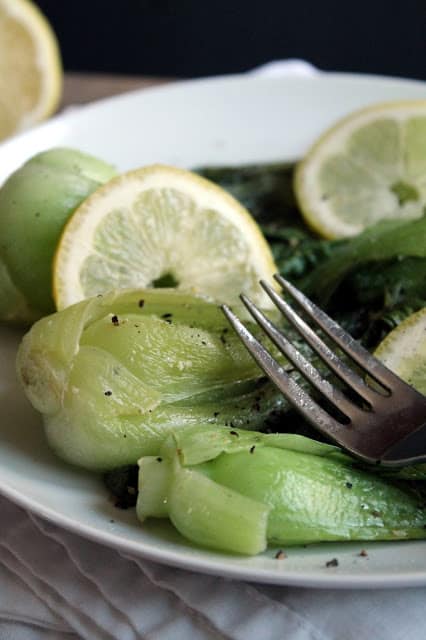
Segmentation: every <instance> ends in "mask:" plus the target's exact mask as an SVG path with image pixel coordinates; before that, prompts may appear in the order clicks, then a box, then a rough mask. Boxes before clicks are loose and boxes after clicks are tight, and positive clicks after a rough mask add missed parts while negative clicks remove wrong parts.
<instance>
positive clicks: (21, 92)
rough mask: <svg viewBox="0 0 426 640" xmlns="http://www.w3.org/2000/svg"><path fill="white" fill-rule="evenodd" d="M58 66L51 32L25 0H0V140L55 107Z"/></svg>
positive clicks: (59, 84) (59, 76)
mask: <svg viewBox="0 0 426 640" xmlns="http://www.w3.org/2000/svg"><path fill="white" fill-rule="evenodd" d="M61 89H62V68H61V63H60V55H59V50H58V45H57V42H56V38H55V35H54V33H53V31H52V29H51V27H50V25H49V23H48V22H47V20H46V19H45V17H44V16H43V14H42V13H41V12H40V11H39V10H38V8H37V7H36V6H35V5H33V4H32V3H31V2H29V1H28V0H0V140H2V139H3V138H6V137H7V136H9V135H12V134H14V133H16V132H18V131H20V130H22V129H25V128H27V127H30V126H31V125H33V124H35V123H36V122H39V121H41V120H43V119H45V118H47V117H48V116H49V115H50V114H52V113H53V112H54V110H55V109H56V107H57V105H58V102H59V98H60V95H61Z"/></svg>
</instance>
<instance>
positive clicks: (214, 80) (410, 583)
mask: <svg viewBox="0 0 426 640" xmlns="http://www.w3.org/2000/svg"><path fill="white" fill-rule="evenodd" d="M289 77H297V74H296V75H293V74H292V75H291V76H290V75H288V74H283V75H282V76H277V77H273V78H272V77H268V76H262V75H261V74H259V75H257V74H251V73H242V74H229V75H218V76H211V77H208V78H195V79H185V80H175V81H172V82H167V83H165V84H164V85H159V86H158V85H155V86H152V87H148V88H141V89H134V90H131V91H127V92H125V93H122V94H119V95H115V96H109V97H106V98H101V99H99V100H96V101H93V102H90V103H88V104H83V105H76V107H75V108H74V107H73V108H70V109H69V110H67V109H66V110H65V111H63V112H61V113H59V114H56V115H55V116H54V117H53V118H51V119H50V120H48V121H47V122H44V123H42V124H40V125H38V126H36V127H33V128H32V129H30V130H26V131H23V132H21V133H19V134H18V135H16V136H14V137H13V138H10V139H7V140H5V141H4V142H2V143H0V155H1V154H3V153H5V152H7V149H8V148H10V146H19V145H22V144H23V145H25V143H26V141H27V140H28V141H29V143H30V142H31V138H32V137H33V136H34V135H35V136H37V135H40V134H42V133H43V132H44V131H46V130H50V129H54V128H55V127H56V126H57V125H58V124H59V125H60V124H61V122H63V121H70V123H71V124H70V126H73V124H74V121H75V120H76V119H77V120H78V118H79V117H80V116H81V114H84V113H90V112H91V111H93V110H96V109H98V108H99V107H100V106H101V107H103V106H104V105H113V104H119V103H120V102H122V101H125V100H128V99H129V98H130V99H132V98H137V99H141V98H142V97H143V96H146V95H147V94H148V93H149V94H153V93H155V94H161V93H167V92H170V90H172V91H174V90H181V89H184V88H185V87H188V86H189V87H191V86H199V85H204V84H208V85H211V84H221V83H226V84H228V83H229V84H232V83H234V82H235V81H244V82H259V81H261V82H262V81H265V80H267V81H271V82H280V81H281V82H285V81H287V80H288V78H289ZM299 77H300V76H299ZM304 78H306V80H307V81H309V80H314V81H317V80H319V81H321V80H324V79H327V80H331V81H332V80H336V81H339V80H345V81H349V82H350V81H351V80H357V81H363V82H365V81H367V82H371V83H375V82H378V81H379V82H380V83H384V82H389V83H398V84H406V85H409V86H418V87H419V88H424V89H425V97H426V81H424V80H420V79H411V78H402V77H398V76H385V75H380V74H362V73H347V72H334V71H321V70H318V72H317V73H313V74H312V76H304ZM12 170H13V169H12ZM0 494H1V495H3V496H5V497H6V498H7V499H9V500H11V501H12V502H13V503H15V504H17V505H18V506H20V507H21V508H24V509H27V510H29V511H31V512H33V513H35V514H36V515H37V516H40V517H42V518H44V519H46V520H48V521H49V522H51V523H53V524H54V525H56V526H59V527H63V528H64V529H66V530H68V531H71V532H73V533H75V534H77V535H80V536H83V537H84V538H87V539H89V540H92V541H94V542H97V543H99V544H103V545H105V546H108V547H110V548H114V549H117V550H119V551H121V552H125V553H129V554H131V555H132V554H134V555H137V556H141V557H143V558H146V559H149V560H152V561H155V562H159V563H161V564H166V565H169V566H174V567H178V568H182V569H186V570H191V571H195V572H197V573H206V574H211V575H220V576H224V577H227V578H232V579H237V580H245V581H252V582H259V583H265V584H275V585H291V586H300V587H313V588H335V587H339V588H345V589H346V588H348V589H349V588H368V589H370V588H396V587H418V586H425V585H426V570H423V569H422V570H419V571H415V570H411V571H402V572H398V573H397V574H389V573H386V572H380V571H375V572H374V573H368V574H366V575H365V577H364V576H362V575H353V574H351V573H350V572H348V571H346V572H344V571H342V572H338V571H336V572H335V573H329V574H327V575H324V574H321V573H319V572H316V573H313V571H314V570H313V569H311V568H309V569H308V570H300V569H299V570H285V568H284V569H282V567H281V565H280V571H272V570H271V569H267V568H261V567H260V568H259V567H250V566H244V565H240V564H239V565H238V566H232V565H229V566H227V565H226V558H227V556H225V555H224V556H223V560H221V561H220V562H219V561H218V560H216V559H215V558H211V559H209V557H208V556H206V557H205V558H200V557H199V556H197V557H194V558H192V557H191V556H186V555H185V554H184V553H183V552H182V551H180V550H178V551H173V550H168V549H164V548H161V547H159V548H156V547H155V545H154V544H151V543H147V542H144V541H141V542H140V543H139V542H136V541H133V540H129V539H126V538H120V535H119V534H117V533H110V532H108V531H102V530H100V529H98V528H96V527H95V526H94V525H90V524H85V523H84V522H79V521H78V520H76V519H75V518H74V517H72V516H67V515H66V514H63V513H60V512H58V511H57V510H55V509H54V508H51V507H49V506H46V505H45V504H43V503H41V502H39V501H38V500H37V499H36V498H33V497H28V496H26V495H25V494H23V493H22V492H21V491H20V490H19V489H16V488H14V487H13V486H11V485H9V484H8V483H7V482H6V483H5V482H3V483H2V484H0ZM342 544H343V543H342ZM197 551H199V554H202V553H203V549H202V548H201V547H200V548H199V549H198V548H197ZM233 557H238V558H241V559H242V560H244V556H233Z"/></svg>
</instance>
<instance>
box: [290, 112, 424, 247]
mask: <svg viewBox="0 0 426 640" xmlns="http://www.w3.org/2000/svg"><path fill="white" fill-rule="evenodd" d="M295 192H296V197H297V200H298V202H299V206H300V209H301V211H302V214H303V216H304V218H305V220H306V222H307V224H308V225H309V226H310V227H311V228H313V229H314V230H315V231H317V232H318V233H319V234H320V235H322V236H324V237H325V238H340V237H348V236H354V235H356V234H358V233H360V232H361V231H363V230H364V229H365V228H367V227H369V226H371V225H374V224H375V223H377V222H379V221H380V220H383V219H392V218H393V219H395V218H402V219H407V220H409V219H413V218H418V217H420V216H422V215H423V213H425V211H426V100H414V101H403V102H388V103H383V104H376V105H373V106H370V107H368V108H366V109H362V110H360V111H356V112H354V113H352V114H350V115H349V116H348V117H346V118H344V119H343V120H340V121H339V122H338V123H337V124H335V125H334V126H333V127H332V128H331V129H329V130H328V131H326V132H325V133H324V134H323V135H322V136H321V137H320V138H319V140H318V141H317V142H316V143H315V144H314V145H313V147H312V148H311V149H310V150H309V151H308V153H307V154H306V156H305V158H304V159H303V161H302V162H301V163H300V164H299V165H298V167H297V169H296V173H295Z"/></svg>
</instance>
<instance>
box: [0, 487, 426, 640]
mask: <svg viewBox="0 0 426 640" xmlns="http://www.w3.org/2000/svg"><path fill="white" fill-rule="evenodd" d="M0 513H1V514H2V517H1V524H0V640H9V639H10V640H39V638H40V639H43V640H45V639H47V640H51V639H52V640H76V639H77V638H83V639H85V640H86V639H87V640H112V639H114V640H137V639H146V640H259V639H261V640H278V639H281V638H285V639H290V640H371V638H374V640H423V638H424V637H425V629H426V606H425V603H426V589H423V588H413V589H400V590H398V589H397V590H376V591H362V590H315V589H300V588H294V587H277V586H268V585H255V584H247V583H243V582H238V581H234V580H228V579H224V578H221V577H215V576H209V575H201V574H196V573H191V572H189V571H184V570H181V569H175V568H172V567H166V566H162V565H158V564H155V563H153V562H149V561H146V560H143V559H141V558H134V557H131V556H129V555H127V554H123V553H119V552H118V551H115V550H113V549H109V548H107V547H104V546H103V545H99V544H96V543H94V542H91V541H89V540H86V539H84V538H81V537H80V536H77V535H75V534H73V533H70V532H68V531H65V530H63V529H61V528H59V527H56V526H55V525H52V524H50V523H48V522H46V521H44V520H42V519H40V518H38V517H36V516H34V515H32V514H29V513H27V512H26V511H24V510H23V509H21V508H20V507H17V506H16V505H14V504H13V503H11V502H10V501H8V500H7V499H6V498H2V497H0Z"/></svg>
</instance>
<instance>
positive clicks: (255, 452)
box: [137, 425, 426, 554]
mask: <svg viewBox="0 0 426 640" xmlns="http://www.w3.org/2000/svg"><path fill="white" fill-rule="evenodd" d="M139 466H140V472H139V497H138V502H137V513H138V517H139V518H140V519H141V520H144V519H145V518H148V517H152V516H153V517H169V518H170V520H171V521H172V522H173V524H174V525H175V527H176V528H177V529H178V530H179V531H180V533H182V534H183V535H184V536H185V537H187V538H188V539H189V540H191V541H193V542H195V543H197V544H200V545H203V546H208V547H212V548H217V549H222V550H226V551H233V552H238V553H247V554H255V553H258V552H260V551H262V550H264V549H265V548H266V545H267V543H268V542H271V543H276V544H279V545H286V546H288V545H296V544H307V543H312V542H322V541H333V540H397V539H409V538H426V528H425V525H426V511H425V509H424V504H422V502H421V499H420V498H419V496H418V495H417V493H416V492H414V491H412V490H411V489H410V488H409V487H408V486H404V485H402V484H400V485H398V486H397V485H396V484H394V483H393V482H392V481H390V480H383V479H382V478H380V477H379V476H377V475H376V474H373V473H368V472H367V471H365V470H361V469H359V468H355V467H354V463H353V460H352V459H351V458H349V457H348V456H346V455H344V454H343V453H341V451H340V450H339V449H337V448H336V447H334V446H331V445H327V444H322V443H318V442H315V441H313V440H310V439H308V438H305V437H303V436H297V435H292V434H270V435H268V434H261V433H249V432H244V431H239V430H235V429H223V428H222V429H215V430H213V429H211V428H210V427H208V426H207V425H198V426H197V427H196V428H189V429H185V430H181V431H178V432H176V433H175V434H174V435H173V436H170V437H169V438H168V439H167V440H166V442H165V443H164V445H163V446H162V447H161V449H159V451H158V455H157V456H155V457H154V456H151V457H143V458H142V459H141V460H140V462H139Z"/></svg>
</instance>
